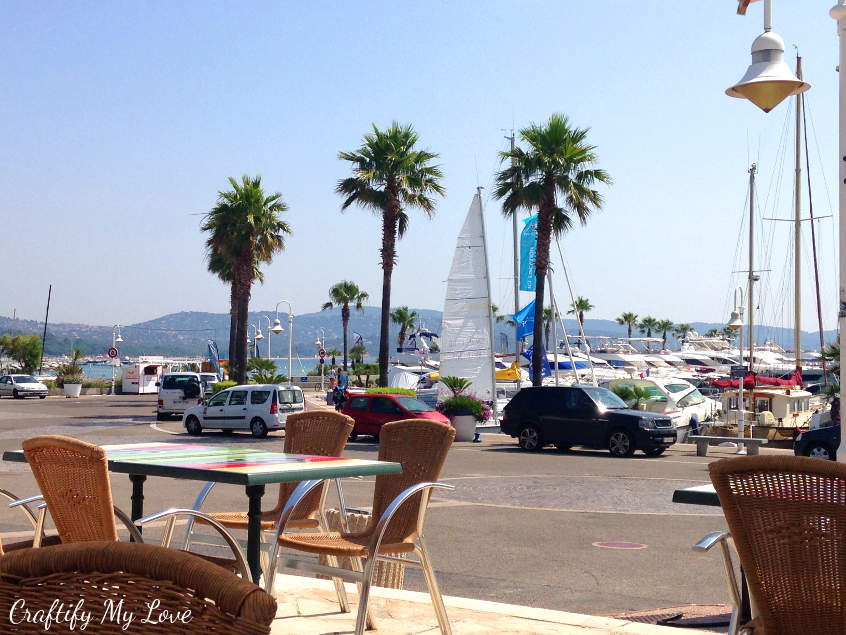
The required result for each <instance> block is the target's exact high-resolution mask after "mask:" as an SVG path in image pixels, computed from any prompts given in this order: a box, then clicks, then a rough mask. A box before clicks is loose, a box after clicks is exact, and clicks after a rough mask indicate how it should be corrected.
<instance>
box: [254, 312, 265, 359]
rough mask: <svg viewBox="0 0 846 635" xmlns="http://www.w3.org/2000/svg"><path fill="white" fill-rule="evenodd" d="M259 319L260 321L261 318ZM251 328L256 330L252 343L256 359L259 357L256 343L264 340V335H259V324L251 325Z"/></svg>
mask: <svg viewBox="0 0 846 635" xmlns="http://www.w3.org/2000/svg"><path fill="white" fill-rule="evenodd" d="M259 319H261V318H259ZM253 328H255V329H256V335H255V337H254V338H253V341H254V342H255V349H256V357H258V356H259V347H258V343H259V342H260V341H261V340H263V339H264V335H262V334H261V325H260V324H253Z"/></svg>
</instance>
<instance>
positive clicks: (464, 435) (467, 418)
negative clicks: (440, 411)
mask: <svg viewBox="0 0 846 635" xmlns="http://www.w3.org/2000/svg"><path fill="white" fill-rule="evenodd" d="M449 421H450V423H451V424H452V427H453V428H455V440H456V441H472V440H473V438H474V437H475V436H476V417H474V416H473V415H452V416H451V417H450V418H449Z"/></svg>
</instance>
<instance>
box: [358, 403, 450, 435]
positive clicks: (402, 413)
mask: <svg viewBox="0 0 846 635" xmlns="http://www.w3.org/2000/svg"><path fill="white" fill-rule="evenodd" d="M341 412H343V413H344V414H345V415H348V416H350V417H352V418H353V419H354V420H355V427H354V428H353V431H352V434H351V435H350V439H355V438H356V437H357V436H358V435H359V434H370V435H373V436H374V437H376V439H377V440H378V439H379V430H381V429H382V426H383V425H385V424H386V423H389V422H391V421H400V420H402V419H433V420H434V421H440V422H441V423H449V419H447V418H446V417H445V416H444V415H442V414H441V413H440V412H436V411H435V410H434V409H433V408H430V407H429V406H427V405H426V404H425V403H423V402H422V401H420V400H419V399H415V398H414V397H409V396H407V395H351V396H350V398H349V399H347V401H346V403H345V404H344V407H343V409H342V410H341Z"/></svg>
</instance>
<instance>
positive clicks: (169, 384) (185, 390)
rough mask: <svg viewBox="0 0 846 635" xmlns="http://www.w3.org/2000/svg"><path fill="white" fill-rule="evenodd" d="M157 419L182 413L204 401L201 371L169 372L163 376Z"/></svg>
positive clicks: (160, 419) (161, 419)
mask: <svg viewBox="0 0 846 635" xmlns="http://www.w3.org/2000/svg"><path fill="white" fill-rule="evenodd" d="M156 386H158V387H159V402H158V406H157V407H156V419H157V420H159V421H163V420H165V419H169V418H170V417H172V416H173V415H177V416H179V415H182V413H183V412H185V409H186V408H189V407H191V406H193V405H196V404H201V403H203V396H204V395H205V392H204V391H203V385H202V383H200V374H199V373H168V374H166V375H163V376H162V380H161V381H160V382H156Z"/></svg>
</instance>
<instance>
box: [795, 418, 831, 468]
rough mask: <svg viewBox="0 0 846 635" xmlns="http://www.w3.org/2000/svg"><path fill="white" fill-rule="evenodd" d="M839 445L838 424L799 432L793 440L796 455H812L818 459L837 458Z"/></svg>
mask: <svg viewBox="0 0 846 635" xmlns="http://www.w3.org/2000/svg"><path fill="white" fill-rule="evenodd" d="M838 447H840V426H839V425H833V426H826V427H824V428H817V429H816V430H805V431H804V432H800V433H799V434H798V435H797V436H796V439H794V441H793V453H794V454H795V455H796V456H813V457H816V458H819V459H829V460H831V461H836V460H837V448H838Z"/></svg>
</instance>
